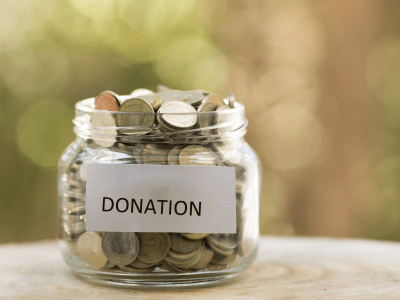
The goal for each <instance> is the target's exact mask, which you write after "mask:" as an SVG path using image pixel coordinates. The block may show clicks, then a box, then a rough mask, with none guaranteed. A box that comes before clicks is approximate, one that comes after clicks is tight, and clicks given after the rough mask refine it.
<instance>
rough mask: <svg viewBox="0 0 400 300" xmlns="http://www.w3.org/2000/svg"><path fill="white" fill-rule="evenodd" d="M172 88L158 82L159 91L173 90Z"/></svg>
mask: <svg viewBox="0 0 400 300" xmlns="http://www.w3.org/2000/svg"><path fill="white" fill-rule="evenodd" d="M171 90H172V89H171V88H169V87H167V86H165V85H162V84H157V92H165V91H171Z"/></svg>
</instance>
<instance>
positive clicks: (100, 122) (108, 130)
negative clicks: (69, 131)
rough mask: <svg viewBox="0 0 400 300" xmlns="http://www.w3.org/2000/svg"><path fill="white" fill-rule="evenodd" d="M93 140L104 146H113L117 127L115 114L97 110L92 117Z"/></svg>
mask: <svg viewBox="0 0 400 300" xmlns="http://www.w3.org/2000/svg"><path fill="white" fill-rule="evenodd" d="M91 127H92V129H93V131H94V133H93V134H92V139H93V141H95V142H96V144H98V145H100V146H102V147H105V148H107V147H111V146H112V145H114V143H115V142H116V136H117V130H116V129H115V128H116V127H117V125H116V123H115V119H114V116H113V115H111V113H110V112H108V111H101V110H99V111H95V112H93V114H92V118H91Z"/></svg>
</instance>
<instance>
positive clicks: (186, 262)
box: [164, 240, 205, 268]
mask: <svg viewBox="0 0 400 300" xmlns="http://www.w3.org/2000/svg"><path fill="white" fill-rule="evenodd" d="M204 247H205V242H204V240H201V243H200V246H199V247H198V248H197V249H196V250H195V251H193V252H192V253H178V252H174V251H170V252H169V253H168V255H167V256H166V257H165V259H164V260H165V261H168V262H169V263H171V264H173V265H174V266H177V267H179V268H191V267H193V266H194V265H196V264H197V263H198V261H199V260H200V258H201V255H202V253H203V250H204Z"/></svg>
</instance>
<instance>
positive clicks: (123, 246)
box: [101, 232, 140, 265]
mask: <svg viewBox="0 0 400 300" xmlns="http://www.w3.org/2000/svg"><path fill="white" fill-rule="evenodd" d="M101 246H102V249H103V252H104V254H105V256H106V257H107V258H108V260H109V261H110V262H112V263H114V264H116V265H129V264H130V263H132V262H133V261H134V260H135V259H136V258H137V256H138V255H139V250H140V243H139V239H138V237H137V236H136V234H135V233H133V232H106V233H104V235H103V238H102V243H101Z"/></svg>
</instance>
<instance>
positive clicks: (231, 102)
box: [226, 93, 236, 108]
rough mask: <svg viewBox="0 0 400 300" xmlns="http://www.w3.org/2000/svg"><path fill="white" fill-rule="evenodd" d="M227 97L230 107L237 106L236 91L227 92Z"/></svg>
mask: <svg viewBox="0 0 400 300" xmlns="http://www.w3.org/2000/svg"><path fill="white" fill-rule="evenodd" d="M226 99H227V100H228V105H229V107H230V108H234V107H235V101H236V97H235V94H234V93H227V95H226Z"/></svg>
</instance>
